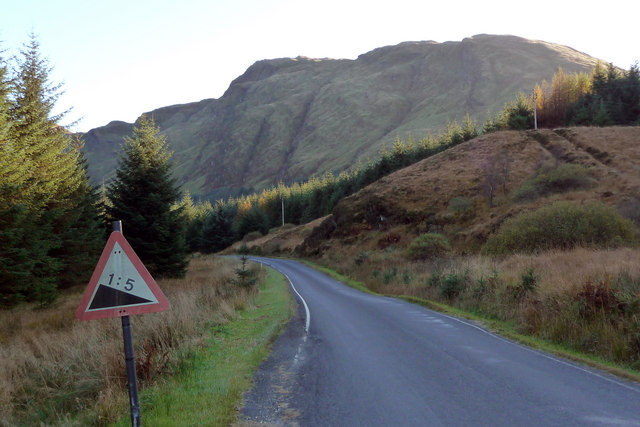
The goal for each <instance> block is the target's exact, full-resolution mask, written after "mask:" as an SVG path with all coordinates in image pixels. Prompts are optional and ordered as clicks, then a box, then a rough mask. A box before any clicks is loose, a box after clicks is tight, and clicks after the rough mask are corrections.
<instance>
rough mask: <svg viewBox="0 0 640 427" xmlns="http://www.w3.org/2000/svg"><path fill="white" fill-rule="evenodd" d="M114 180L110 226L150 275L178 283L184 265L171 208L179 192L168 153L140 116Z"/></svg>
mask: <svg viewBox="0 0 640 427" xmlns="http://www.w3.org/2000/svg"><path fill="white" fill-rule="evenodd" d="M122 148H123V154H122V155H121V157H120V160H119V164H118V168H117V170H116V177H115V179H114V180H113V182H112V183H111V184H110V185H109V186H108V188H107V197H108V199H109V201H110V203H111V206H107V207H106V211H107V214H108V217H109V219H110V220H122V222H123V232H124V234H125V236H126V237H127V240H128V241H129V242H130V243H131V246H132V247H133V248H134V250H135V251H136V253H137V254H138V256H139V257H140V259H141V260H142V262H143V263H144V264H145V266H146V267H147V269H148V270H149V272H150V273H151V274H152V275H153V274H156V275H159V276H165V277H181V276H183V275H184V274H185V272H186V267H187V264H188V261H187V253H186V245H185V231H184V221H183V218H182V212H181V211H182V210H181V208H180V207H177V206H174V205H175V204H176V202H177V201H178V199H179V197H180V191H179V189H178V186H177V185H176V182H175V179H174V178H173V177H172V175H171V168H172V165H171V162H170V158H171V153H170V152H169V151H167V143H166V139H165V137H164V136H162V135H160V130H159V129H158V128H157V127H156V125H155V122H154V120H153V118H151V119H148V118H147V117H145V116H142V117H141V118H140V119H139V121H138V123H137V125H136V126H135V127H134V128H133V135H132V136H131V137H127V138H125V141H124V144H123V147H122Z"/></svg>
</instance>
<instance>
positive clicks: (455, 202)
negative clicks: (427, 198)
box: [447, 196, 473, 218]
mask: <svg viewBox="0 0 640 427" xmlns="http://www.w3.org/2000/svg"><path fill="white" fill-rule="evenodd" d="M447 212H449V213H452V214H454V215H456V216H457V217H460V218H466V217H468V216H470V215H471V214H472V213H473V201H472V200H470V199H468V198H466V197H463V196H456V197H454V198H452V199H451V200H449V205H448V206H447Z"/></svg>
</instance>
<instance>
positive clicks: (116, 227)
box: [113, 221, 140, 427]
mask: <svg viewBox="0 0 640 427" xmlns="http://www.w3.org/2000/svg"><path fill="white" fill-rule="evenodd" d="M113 231H119V232H120V233H122V221H113ZM121 319H122V338H123V339H124V360H125V362H126V364H127V384H128V385H129V406H130V407H131V425H132V426H133V427H140V403H139V401H138V379H137V377H136V359H135V356H134V354H133V339H132V338H131V322H130V321H129V316H128V315H126V316H122V317H121Z"/></svg>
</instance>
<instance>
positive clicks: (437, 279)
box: [426, 271, 444, 288]
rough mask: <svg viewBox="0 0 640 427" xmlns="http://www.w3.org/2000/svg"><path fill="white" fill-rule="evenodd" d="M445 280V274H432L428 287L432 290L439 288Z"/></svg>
mask: <svg viewBox="0 0 640 427" xmlns="http://www.w3.org/2000/svg"><path fill="white" fill-rule="evenodd" d="M443 280H444V274H442V273H440V272H437V271H436V272H434V273H431V275H430V276H429V278H428V279H427V283H426V285H427V286H428V287H430V288H439V287H440V285H441V284H442V282H443Z"/></svg>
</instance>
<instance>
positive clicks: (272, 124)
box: [84, 34, 597, 198]
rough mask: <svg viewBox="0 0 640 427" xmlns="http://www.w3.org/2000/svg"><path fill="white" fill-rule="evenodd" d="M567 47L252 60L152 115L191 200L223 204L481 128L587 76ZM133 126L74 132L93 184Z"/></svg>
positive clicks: (417, 49)
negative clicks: (569, 79)
mask: <svg viewBox="0 0 640 427" xmlns="http://www.w3.org/2000/svg"><path fill="white" fill-rule="evenodd" d="M596 62H597V60H596V59H595V58H592V57H590V56H588V55H586V54H584V53H582V52H578V51H576V50H575V49H572V48H569V47H566V46H561V45H556V44H553V43H548V42H543V41H535V40H534V41H532V40H526V39H523V38H520V37H516V36H497V35H482V34H481V35H476V36H473V37H468V38H465V39H463V40H462V41H460V42H444V43H437V42H433V41H415V42H403V43H400V44H398V45H393V46H383V47H380V48H376V49H373V50H372V51H370V52H366V53H363V54H361V55H359V56H358V57H357V58H356V59H330V58H322V59H319V58H308V57H303V56H298V57H296V58H276V59H264V60H259V61H256V62H255V63H254V64H253V65H251V66H250V67H249V68H247V70H246V71H245V72H244V73H243V74H242V75H240V76H238V77H237V78H236V79H234V80H233V81H232V82H231V84H230V85H229V88H228V89H227V90H226V91H225V93H224V94H223V95H222V97H220V98H217V99H215V98H210V99H203V100H201V101H197V102H192V103H188V104H180V105H173V106H167V107H162V108H159V109H156V110H153V111H151V112H148V113H146V114H148V115H151V116H153V117H154V119H155V121H156V124H157V125H158V126H159V127H160V129H161V132H162V133H163V134H165V135H166V136H167V139H168V141H169V144H170V146H171V149H172V150H173V151H174V163H175V165H176V168H175V174H176V178H177V179H178V181H179V182H180V183H181V184H183V186H184V188H186V189H189V190H190V191H191V192H192V194H200V195H207V196H209V197H211V198H216V197H226V196H227V195H229V194H234V193H237V192H238V191H241V190H242V189H244V190H245V191H246V190H250V189H254V190H259V189H261V188H264V187H267V186H270V185H275V184H277V183H278V182H279V181H283V182H289V183H290V182H293V181H296V180H303V179H307V178H309V177H310V176H312V175H319V174H322V173H324V172H325V171H333V172H337V171H340V170H344V169H348V168H350V167H352V166H353V165H355V164H357V162H358V161H360V162H362V161H366V160H367V159H368V158H374V157H376V156H377V154H378V153H379V150H380V149H381V148H382V147H384V146H385V145H388V144H390V143H391V142H392V141H393V139H395V138H396V137H397V136H400V137H407V136H408V135H410V134H411V135H414V136H418V137H421V136H423V135H425V134H426V133H427V132H437V131H438V130H440V129H442V128H443V127H444V125H445V124H446V123H447V121H448V120H456V119H457V120H461V119H462V118H463V117H464V115H465V114H466V113H469V114H470V115H471V117H473V118H475V119H477V120H478V121H480V122H481V121H483V120H484V117H486V114H487V112H488V111H493V112H497V111H499V110H500V109H501V108H502V106H503V105H504V103H505V102H508V101H510V100H512V99H513V98H514V96H515V94H516V93H517V92H518V91H520V90H530V89H531V88H533V86H534V85H535V83H537V82H539V81H541V80H543V79H547V80H550V79H551V77H552V76H553V73H554V72H555V71H557V69H558V68H559V67H561V68H563V69H564V70H565V71H566V72H575V71H589V70H590V69H591V67H593V66H594V65H595V63H596ZM132 127H133V124H127V123H124V122H119V121H116V122H111V123H109V124H108V125H106V126H103V127H100V128H96V129H92V130H91V131H89V132H87V133H86V134H84V137H85V141H86V143H85V152H86V154H87V158H88V159H89V164H90V168H89V173H90V175H91V176H92V179H93V181H94V182H100V181H101V180H108V179H109V178H110V177H111V176H113V171H114V169H115V166H116V159H117V153H118V149H119V144H120V143H121V141H122V138H123V137H124V136H127V135H129V134H130V133H131V129H132Z"/></svg>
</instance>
